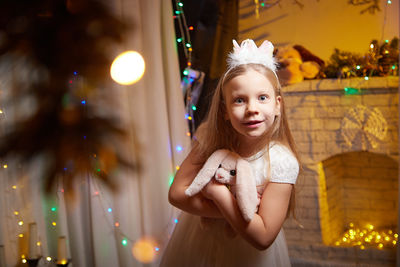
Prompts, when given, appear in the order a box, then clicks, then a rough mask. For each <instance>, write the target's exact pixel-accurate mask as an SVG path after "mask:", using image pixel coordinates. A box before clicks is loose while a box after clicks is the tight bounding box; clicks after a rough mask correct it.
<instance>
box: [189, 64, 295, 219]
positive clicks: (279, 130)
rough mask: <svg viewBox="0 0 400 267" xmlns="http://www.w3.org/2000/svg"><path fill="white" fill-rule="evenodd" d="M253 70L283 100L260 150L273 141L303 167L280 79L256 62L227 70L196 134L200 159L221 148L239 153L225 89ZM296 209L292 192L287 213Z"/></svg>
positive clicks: (236, 135)
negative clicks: (225, 98)
mask: <svg viewBox="0 0 400 267" xmlns="http://www.w3.org/2000/svg"><path fill="white" fill-rule="evenodd" d="M250 70H254V71H257V72H258V73H260V74H262V75H264V76H265V77H266V78H267V79H268V80H269V81H270V82H271V84H272V86H273V88H274V92H275V97H278V96H280V97H281V101H280V114H279V115H278V116H276V118H275V121H274V123H273V124H272V127H271V128H270V130H269V131H268V132H267V133H265V135H264V136H265V137H264V138H262V140H261V141H260V143H261V144H260V149H263V148H265V147H268V143H269V142H271V141H276V142H279V143H281V144H282V145H284V146H286V147H288V148H289V149H290V150H291V151H292V153H293V155H294V156H295V157H296V159H297V161H298V162H299V164H300V160H299V156H298V153H297V149H296V146H295V142H294V139H293V137H292V134H291V132H290V129H289V124H288V121H287V117H286V112H285V101H284V99H283V96H282V92H281V85H280V83H279V80H278V78H277V76H276V74H275V73H274V72H273V71H272V70H270V69H269V68H267V67H265V66H264V65H261V64H254V63H249V64H242V65H239V66H237V67H234V68H232V69H228V70H227V71H226V72H225V73H224V74H223V76H222V77H221V78H220V80H219V82H218V85H217V87H216V89H215V92H214V95H213V98H212V101H211V106H210V110H209V112H208V115H207V117H206V120H205V122H203V123H202V124H201V125H200V126H199V129H198V130H197V132H196V139H197V141H198V147H197V149H198V152H200V155H199V156H201V158H203V159H207V158H208V157H209V156H210V155H211V154H212V153H213V152H214V151H215V150H217V149H222V148H225V149H229V150H232V151H236V152H237V150H238V145H239V142H238V134H237V132H236V131H235V130H234V129H233V127H232V125H231V123H230V121H229V120H227V119H226V117H225V113H226V107H225V100H224V86H225V85H226V84H227V83H228V82H229V81H230V80H232V79H233V78H235V77H237V76H239V75H243V74H245V73H246V72H248V71H250ZM255 152H257V151H255ZM293 209H294V190H293V191H292V196H291V200H290V207H289V210H288V212H289V211H290V212H293Z"/></svg>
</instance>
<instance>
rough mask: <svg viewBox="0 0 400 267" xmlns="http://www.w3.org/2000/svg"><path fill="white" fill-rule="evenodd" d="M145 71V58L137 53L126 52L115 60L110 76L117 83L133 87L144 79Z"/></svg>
mask: <svg viewBox="0 0 400 267" xmlns="http://www.w3.org/2000/svg"><path fill="white" fill-rule="evenodd" d="M144 70H145V63H144V59H143V57H142V56H141V55H140V54H139V53H138V52H136V51H126V52H123V53H122V54H120V55H118V56H117V57H116V58H115V59H114V61H113V63H112V64H111V68H110V74H111V78H112V79H113V80H114V81H116V82H117V83H119V84H122V85H131V84H133V83H135V82H137V81H139V80H140V79H141V78H142V76H143V74H144Z"/></svg>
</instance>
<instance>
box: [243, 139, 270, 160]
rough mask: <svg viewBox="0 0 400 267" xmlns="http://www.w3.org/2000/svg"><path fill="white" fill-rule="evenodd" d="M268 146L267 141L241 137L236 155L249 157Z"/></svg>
mask: <svg viewBox="0 0 400 267" xmlns="http://www.w3.org/2000/svg"><path fill="white" fill-rule="evenodd" d="M267 144H268V141H262V140H260V139H251V138H246V137H244V136H242V138H240V139H239V146H238V151H237V153H238V154H239V155H240V156H241V157H244V158H247V157H250V156H252V155H254V154H256V153H257V152H259V151H260V150H263V149H264V148H265V146H266V145H267Z"/></svg>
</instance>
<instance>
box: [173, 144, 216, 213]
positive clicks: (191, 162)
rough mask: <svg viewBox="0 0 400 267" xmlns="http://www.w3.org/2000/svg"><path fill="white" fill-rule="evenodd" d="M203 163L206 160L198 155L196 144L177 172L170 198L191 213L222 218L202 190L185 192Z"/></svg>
mask: <svg viewBox="0 0 400 267" xmlns="http://www.w3.org/2000/svg"><path fill="white" fill-rule="evenodd" d="M203 164H204V161H202V160H201V159H200V158H199V156H198V153H197V144H196V145H195V146H194V147H193V149H192V151H191V152H190V153H189V155H188V156H187V158H186V159H185V160H184V161H183V163H182V165H181V166H180V168H179V170H178V172H177V173H176V175H175V178H174V182H173V183H172V185H171V187H170V189H169V194H168V200H169V202H170V203H171V204H172V205H174V206H175V207H177V208H179V209H181V210H184V211H186V212H189V213H191V214H194V215H199V216H203V217H212V218H222V217H223V216H222V214H221V213H220V211H219V210H218V208H217V206H215V204H214V203H213V201H212V200H210V199H208V198H205V197H204V196H203V194H202V193H201V192H200V193H198V194H196V195H194V196H191V197H189V196H187V195H186V194H185V190H186V188H188V187H189V185H190V184H191V183H192V181H193V180H194V178H195V177H196V175H197V173H198V172H199V171H200V169H201V168H202V167H203Z"/></svg>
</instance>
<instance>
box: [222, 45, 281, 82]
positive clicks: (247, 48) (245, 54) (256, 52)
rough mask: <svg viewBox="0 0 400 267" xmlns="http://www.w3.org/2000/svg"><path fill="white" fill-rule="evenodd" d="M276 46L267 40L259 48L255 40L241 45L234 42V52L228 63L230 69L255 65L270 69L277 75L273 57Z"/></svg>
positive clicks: (230, 54) (230, 55)
mask: <svg viewBox="0 0 400 267" xmlns="http://www.w3.org/2000/svg"><path fill="white" fill-rule="evenodd" d="M273 53H274V46H273V45H272V43H271V42H270V41H267V40H265V41H264V42H263V43H262V44H261V45H260V46H259V47H257V45H256V44H255V43H254V41H253V40H251V39H247V40H244V41H242V43H241V44H240V46H239V44H238V43H237V42H236V40H233V52H231V53H229V55H228V59H227V63H228V69H232V68H235V67H237V66H239V65H243V64H248V63H255V64H261V65H264V66H266V67H267V68H269V69H270V70H272V71H273V72H274V74H275V75H276V73H275V72H276V64H277V63H276V61H275V58H274V56H273Z"/></svg>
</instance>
